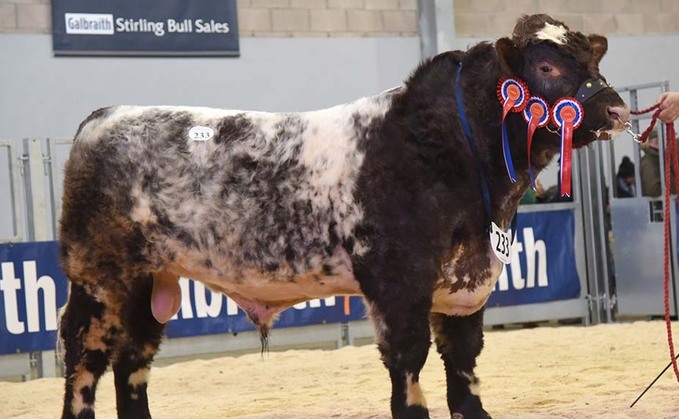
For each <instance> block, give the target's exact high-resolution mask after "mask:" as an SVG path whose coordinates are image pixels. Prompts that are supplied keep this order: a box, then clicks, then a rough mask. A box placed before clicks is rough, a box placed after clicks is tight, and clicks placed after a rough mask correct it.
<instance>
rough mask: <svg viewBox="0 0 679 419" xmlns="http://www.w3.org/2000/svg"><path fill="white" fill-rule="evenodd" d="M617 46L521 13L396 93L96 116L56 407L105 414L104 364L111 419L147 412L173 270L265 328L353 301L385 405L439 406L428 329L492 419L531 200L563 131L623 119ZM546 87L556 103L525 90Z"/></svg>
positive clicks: (404, 414) (460, 387) (455, 402)
mask: <svg viewBox="0 0 679 419" xmlns="http://www.w3.org/2000/svg"><path fill="white" fill-rule="evenodd" d="M606 50H607V41H606V39H605V38H604V37H601V36H596V35H591V36H585V35H583V34H581V33H579V32H573V31H570V30H569V29H568V27H567V26H566V25H564V24H563V23H562V22H559V21H556V20H554V19H552V18H550V17H549V16H546V15H534V16H524V17H522V18H521V19H520V20H519V21H518V23H517V25H516V28H515V29H514V33H513V36H512V37H511V38H502V39H499V40H497V41H496V42H495V43H494V44H493V43H480V44H478V45H476V46H474V47H472V48H470V49H469V50H468V51H466V52H463V51H451V52H446V53H443V54H440V55H438V56H436V57H434V58H432V59H429V60H425V61H424V62H423V63H422V64H421V65H420V66H419V67H418V68H417V69H416V70H415V71H414V72H413V74H412V75H411V76H410V78H408V80H407V81H406V82H405V85H404V86H403V87H400V88H395V89H392V90H389V91H386V92H384V93H382V94H379V95H377V96H373V97H367V98H362V99H359V100H357V101H356V102H353V103H349V104H345V105H340V106H336V107H333V108H330V109H324V110H320V111H315V112H305V113H263V112H244V111H229V110H220V109H207V108H190V107H129V106H120V107H111V108H106V109H100V110H98V111H96V112H94V113H93V114H92V115H90V116H89V117H88V118H87V119H86V120H85V121H84V122H83V123H82V124H81V125H80V128H79V130H78V132H77V134H76V137H75V142H74V144H73V148H72V150H71V154H70V157H69V160H68V163H67V165H66V169H65V181H64V196H63V212H62V218H61V226H60V241H61V256H62V264H63V268H64V271H65V273H66V275H67V277H68V279H69V280H70V294H69V299H68V303H67V304H66V306H65V309H64V310H63V312H62V316H61V321H60V338H61V340H62V349H63V356H64V360H65V366H66V391H65V399H64V409H63V417H64V418H93V417H94V400H95V389H96V385H97V381H98V380H99V378H100V377H101V375H102V374H103V373H104V372H105V371H106V369H107V367H108V366H109V365H111V366H112V369H113V373H114V374H115V378H114V380H115V387H116V396H117V409H118V416H119V417H120V418H147V417H150V413H149V407H148V398H147V392H146V390H147V377H148V372H149V369H150V367H151V363H152V361H153V357H154V355H155V354H156V352H157V351H158V347H159V345H160V343H161V339H162V335H163V327H164V323H166V322H167V321H168V320H169V319H170V318H171V317H172V316H173V315H174V314H175V313H176V311H177V310H178V308H179V305H180V288H179V285H178V278H179V277H180V276H185V277H189V278H193V279H195V280H198V281H201V282H203V283H204V284H206V285H207V286H209V287H210V288H211V289H213V290H216V291H220V292H222V293H224V294H226V295H228V296H229V297H231V298H232V299H233V300H235V301H236V302H237V303H238V305H239V306H240V307H241V308H242V309H243V310H244V311H245V312H246V313H247V314H248V316H249V317H250V319H251V320H252V321H253V322H254V324H256V325H257V326H258V327H259V328H260V331H261V333H262V334H263V335H264V336H265V335H266V333H267V332H268V329H269V327H270V325H271V323H272V321H273V320H274V318H275V317H276V315H277V314H278V313H280V312H281V311H283V310H285V309H286V308H288V307H290V306H292V305H293V304H296V303H299V302H302V301H306V300H309V299H312V298H321V297H328V296H331V295H336V294H340V295H341V294H359V295H362V296H363V297H364V298H365V301H366V304H367V307H368V309H369V313H370V317H371V319H372V321H373V322H374V325H375V331H376V336H377V338H376V339H377V344H378V348H379V351H380V352H381V355H382V361H383V362H384V365H385V367H386V368H387V369H388V370H389V375H390V378H391V385H392V396H391V413H392V415H393V416H394V417H395V418H425V417H428V410H427V407H426V404H425V399H424V396H423V394H422V391H421V389H420V386H419V374H420V369H421V368H422V366H423V364H424V363H425V360H426V358H427V353H428V352H429V347H430V345H431V339H432V331H433V337H434V340H435V343H436V348H437V350H438V352H439V353H440V355H441V358H442V359H443V362H444V363H445V370H446V375H447V381H448V391H447V399H448V405H449V407H450V412H451V416H452V417H454V418H463V417H464V418H483V417H489V415H488V413H486V411H485V410H484V409H483V407H482V404H481V399H480V398H479V390H478V388H479V380H478V378H477V377H476V375H475V374H474V367H475V365H476V357H477V356H478V355H479V353H480V352H481V348H482V347H483V332H482V319H483V307H484V304H485V302H486V300H487V298H488V296H489V294H490V292H491V290H492V289H493V286H494V284H495V281H496V279H497V278H498V276H499V275H500V272H501V269H502V262H501V260H500V259H501V257H502V256H503V255H502V254H503V253H505V254H506V252H507V249H508V247H509V246H507V242H508V239H507V237H506V236H509V234H508V233H506V230H507V229H508V228H509V226H510V224H511V221H512V218H513V217H514V214H515V212H516V209H517V206H518V204H519V200H520V198H521V196H522V195H523V193H524V192H525V191H526V189H527V188H528V187H529V186H530V184H531V178H532V176H533V175H534V174H535V173H536V172H537V171H539V170H541V169H543V168H544V167H545V166H546V165H547V164H548V162H550V160H551V159H552V158H553V157H554V156H555V155H556V154H557V153H559V152H560V149H561V147H562V145H563V150H564V151H563V153H562V154H563V158H562V161H565V162H566V163H567V162H568V157H569V156H570V145H571V144H572V146H573V147H582V146H584V145H587V144H589V143H590V142H592V141H594V140H595V139H596V138H597V137H603V138H610V137H611V136H612V135H614V134H616V133H618V132H620V131H621V130H622V127H623V123H624V122H625V121H626V120H627V119H628V117H629V109H628V108H627V106H626V105H625V104H624V103H623V101H622V100H621V98H620V97H619V96H618V95H617V94H616V92H615V91H614V90H613V89H612V88H610V87H609V86H608V85H607V84H606V83H605V81H604V80H603V78H602V76H601V75H600V74H599V61H600V60H601V58H602V57H603V55H604V54H605V52H606ZM538 96H539V97H541V98H542V103H545V104H546V107H544V108H541V109H538V105H535V103H533V104H532V105H528V104H527V103H526V100H528V99H532V98H535V97H538ZM564 97H566V98H570V99H567V100H566V101H565V102H564V100H562V99H563V98H564ZM573 98H575V99H573ZM569 101H570V102H569ZM550 108H551V110H550ZM503 109H504V110H503ZM564 109H565V110H564ZM522 110H525V112H520V111H522ZM505 114H506V115H505ZM550 114H551V115H552V117H551V118H550V117H549V115H550ZM583 116H584V118H583ZM524 118H526V119H524ZM531 118H533V119H532V120H533V122H534V124H533V123H531V124H533V125H535V126H533V128H534V129H535V131H534V135H528V129H527V128H528V125H529V124H528V123H527V122H526V120H529V121H530V120H531ZM503 121H504V122H503ZM538 122H539V124H538ZM544 124H549V125H551V127H550V126H547V127H545V129H541V127H542V126H543V125H544ZM503 126H504V129H505V131H506V135H504V136H503V134H502V132H503V128H502V127H503ZM466 133H467V134H468V135H466ZM467 137H469V138H467ZM528 137H534V138H533V141H532V147H530V148H529V147H528V145H527V140H528ZM529 152H530V154H529ZM529 156H530V157H529ZM529 159H530V161H529ZM529 163H530V164H529ZM531 166H532V168H533V169H532V170H533V171H532V172H531V169H530V167H531ZM568 170H569V168H568V167H565V168H564V169H563V171H566V172H568ZM531 173H532V174H531ZM512 178H514V179H512ZM566 179H567V178H566ZM563 186H564V187H567V185H563ZM565 191H566V192H567V189H565ZM489 233H490V234H489ZM495 235H496V236H497V237H498V238H499V239H498V240H500V241H498V242H497V243H496V242H494V241H493V242H491V236H493V237H494V236H495ZM502 235H505V237H504V238H502ZM493 240H495V239H493ZM509 240H510V239H509ZM491 243H492V244H491ZM236 387H237V386H234V389H233V391H237V389H236ZM224 416H225V417H228V412H225V413H224Z"/></svg>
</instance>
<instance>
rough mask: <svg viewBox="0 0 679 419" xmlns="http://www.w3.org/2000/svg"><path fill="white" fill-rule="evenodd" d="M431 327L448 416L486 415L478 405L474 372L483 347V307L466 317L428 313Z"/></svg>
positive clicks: (470, 418) (474, 417) (472, 417)
mask: <svg viewBox="0 0 679 419" xmlns="http://www.w3.org/2000/svg"><path fill="white" fill-rule="evenodd" d="M431 326H432V329H433V331H434V335H435V340H436V348H437V350H438V352H439V353H440V354H441V359H443V363H444V365H445V368H446V381H447V384H448V389H447V398H448V408H449V409H450V415H451V417H452V418H454V419H463V418H464V419H477V418H479V419H485V418H490V415H489V414H488V412H486V411H485V410H484V409H483V406H482V404H481V398H480V396H479V380H478V378H477V377H476V375H475V374H474V367H476V357H477V356H479V354H480V353H481V349H483V309H481V310H479V311H477V312H476V313H474V314H472V315H470V316H447V315H445V314H439V313H432V315H431Z"/></svg>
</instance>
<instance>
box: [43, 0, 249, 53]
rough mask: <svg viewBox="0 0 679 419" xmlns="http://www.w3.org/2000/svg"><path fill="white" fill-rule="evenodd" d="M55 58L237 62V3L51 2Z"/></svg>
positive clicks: (177, 0) (226, 0) (213, 0)
mask: <svg viewBox="0 0 679 419" xmlns="http://www.w3.org/2000/svg"><path fill="white" fill-rule="evenodd" d="M52 47H53V51H54V54H55V55H114V56H125V55H135V56H238V55H239V54H240V52H239V39H238V16H237V5H236V0H191V1H185V0H117V1H108V0H52Z"/></svg>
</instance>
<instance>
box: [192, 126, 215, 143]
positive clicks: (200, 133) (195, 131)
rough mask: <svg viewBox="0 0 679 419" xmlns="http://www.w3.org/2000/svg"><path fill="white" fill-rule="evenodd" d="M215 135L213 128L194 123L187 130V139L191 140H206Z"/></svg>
mask: <svg viewBox="0 0 679 419" xmlns="http://www.w3.org/2000/svg"><path fill="white" fill-rule="evenodd" d="M214 136H215V130H213V129H212V128H210V127H204V126H200V125H196V126H195V127H191V129H190V130H189V139H191V140H192V141H207V140H209V139H210V138H212V137H214Z"/></svg>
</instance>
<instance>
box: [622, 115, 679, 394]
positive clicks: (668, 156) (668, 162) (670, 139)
mask: <svg viewBox="0 0 679 419" xmlns="http://www.w3.org/2000/svg"><path fill="white" fill-rule="evenodd" d="M652 110H655V112H654V113H653V119H651V124H650V125H649V126H648V128H646V130H645V131H644V132H643V133H642V134H641V138H640V140H639V141H640V142H642V143H644V142H646V140H648V135H649V134H650V133H651V130H652V129H653V127H654V126H655V123H656V122H657V121H658V114H660V109H658V105H657V104H656V105H653V106H651V107H650V108H647V109H642V110H639V111H632V112H631V113H632V114H633V115H640V114H644V113H647V112H650V111H652ZM665 128H666V130H667V147H666V152H665V197H664V201H665V203H664V206H665V208H664V211H665V222H664V225H665V258H664V264H665V281H664V287H663V288H664V294H665V326H666V328H667V344H668V345H669V347H670V360H671V363H672V368H673V369H674V376H675V377H676V378H677V382H679V367H678V366H677V359H676V356H675V354H674V343H673V341H672V323H671V319H670V261H671V258H670V194H671V188H670V184H671V183H672V182H671V179H672V172H674V184H675V185H679V158H678V157H677V141H676V134H675V132H674V122H670V123H666V124H665ZM670 167H671V168H672V170H671V171H670ZM677 203H678V204H679V200H678V201H677Z"/></svg>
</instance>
